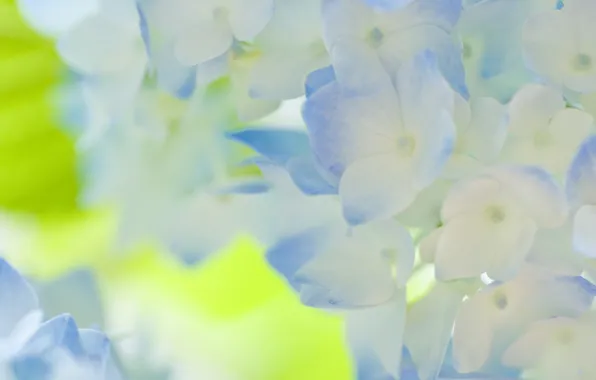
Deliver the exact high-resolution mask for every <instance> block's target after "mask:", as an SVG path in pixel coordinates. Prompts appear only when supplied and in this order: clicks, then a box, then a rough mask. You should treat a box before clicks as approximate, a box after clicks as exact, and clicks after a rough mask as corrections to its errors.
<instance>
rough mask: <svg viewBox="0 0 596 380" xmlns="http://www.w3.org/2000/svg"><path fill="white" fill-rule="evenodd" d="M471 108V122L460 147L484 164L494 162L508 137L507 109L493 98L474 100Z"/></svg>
mask: <svg viewBox="0 0 596 380" xmlns="http://www.w3.org/2000/svg"><path fill="white" fill-rule="evenodd" d="M470 108H471V120H470V123H469V124H468V127H467V128H466V129H465V131H462V132H463V133H462V136H461V138H462V140H463V141H459V142H458V147H462V148H461V151H463V152H466V153H469V154H470V155H472V156H473V157H475V158H477V159H478V160H480V161H482V162H492V161H494V160H496V159H497V157H498V155H499V153H500V152H501V148H502V147H503V144H504V143H505V138H506V137H507V123H506V121H507V115H506V108H505V106H503V105H502V104H501V103H499V102H498V101H497V100H495V99H493V98H474V99H472V100H471V102H470Z"/></svg>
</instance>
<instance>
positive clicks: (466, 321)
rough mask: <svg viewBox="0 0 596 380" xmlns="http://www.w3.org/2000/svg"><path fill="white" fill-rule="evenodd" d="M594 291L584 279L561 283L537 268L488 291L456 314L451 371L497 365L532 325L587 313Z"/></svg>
mask: <svg viewBox="0 0 596 380" xmlns="http://www.w3.org/2000/svg"><path fill="white" fill-rule="evenodd" d="M594 289H595V288H594V285H592V284H591V283H589V282H588V281H587V280H586V279H584V278H581V277H561V276H558V275H556V274H553V273H551V272H548V271H545V270H543V269H540V268H537V267H525V268H524V269H523V270H522V271H520V272H519V275H518V276H517V277H515V278H514V279H512V280H511V281H508V282H505V283H493V284H491V285H489V286H488V287H487V288H485V289H483V290H481V291H480V292H478V293H476V294H475V295H473V296H471V297H470V298H469V299H467V300H465V301H464V303H463V304H462V306H461V309H460V310H459V313H458V316H457V318H456V321H455V329H454V333H453V355H454V363H455V367H456V368H457V369H458V370H459V371H460V372H464V373H466V372H473V371H478V370H480V369H482V368H483V367H485V366H487V367H491V366H495V365H497V366H498V365H500V361H501V356H502V354H503V352H504V351H505V350H506V349H507V347H509V345H511V344H512V343H513V342H514V341H515V340H516V339H517V337H519V336H520V334H522V333H523V332H524V331H525V330H526V329H527V328H528V327H530V325H531V324H532V323H533V322H536V321H539V320H542V319H547V318H551V317H556V316H564V317H578V316H580V315H581V314H582V313H584V312H585V311H587V310H588V309H589V308H590V306H591V304H592V301H593V298H594V295H595V293H594ZM505 364H508V363H505Z"/></svg>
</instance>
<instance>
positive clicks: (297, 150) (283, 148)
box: [227, 128, 310, 165]
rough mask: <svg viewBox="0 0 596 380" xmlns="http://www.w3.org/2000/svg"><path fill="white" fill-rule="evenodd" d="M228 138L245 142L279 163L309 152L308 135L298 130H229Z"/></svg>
mask: <svg viewBox="0 0 596 380" xmlns="http://www.w3.org/2000/svg"><path fill="white" fill-rule="evenodd" d="M227 136H228V138H230V139H232V140H235V141H238V142H240V143H242V144H245V145H247V146H249V147H251V148H252V149H253V150H255V151H256V152H257V153H259V154H261V155H263V156H265V157H267V158H268V159H270V160H272V161H273V162H275V163H277V164H279V165H285V164H286V163H287V162H288V160H289V159H290V158H292V157H299V156H303V155H306V154H308V153H309V152H310V144H309V140H308V135H307V134H306V133H305V132H303V131H299V130H289V129H279V128H250V129H243V130H239V131H234V132H230V133H228V134H227Z"/></svg>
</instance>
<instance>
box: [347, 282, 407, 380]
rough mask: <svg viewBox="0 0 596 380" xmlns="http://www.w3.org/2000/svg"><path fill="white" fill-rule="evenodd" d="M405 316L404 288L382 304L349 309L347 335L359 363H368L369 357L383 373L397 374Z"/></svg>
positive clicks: (395, 376) (397, 375)
mask: <svg viewBox="0 0 596 380" xmlns="http://www.w3.org/2000/svg"><path fill="white" fill-rule="evenodd" d="M405 319H406V302H405V293H404V292H403V291H399V292H398V293H397V294H396V295H395V296H394V298H392V300H391V301H389V302H387V303H385V304H383V305H380V306H377V307H374V308H368V309H363V310H356V311H350V312H349V313H348V314H347V315H346V330H347V331H346V335H347V339H348V342H349V344H350V347H351V349H352V351H353V353H354V356H355V359H356V361H357V362H358V364H359V365H361V364H365V365H366V364H369V363H366V362H367V361H370V360H371V359H372V360H374V361H375V362H376V363H375V364H377V365H379V366H380V367H381V368H380V369H381V370H382V371H383V372H385V374H389V375H391V376H393V377H394V378H399V367H400V363H401V356H402V342H403V331H404V325H405ZM371 356H372V357H371Z"/></svg>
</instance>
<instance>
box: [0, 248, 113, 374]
mask: <svg viewBox="0 0 596 380" xmlns="http://www.w3.org/2000/svg"><path fill="white" fill-rule="evenodd" d="M0 310H2V313H1V316H0V378H1V379H3V380H33V379H35V380H75V379H90V380H118V379H121V378H122V377H121V375H120V372H119V370H118V368H117V366H116V364H115V361H114V359H113V358H112V356H111V353H110V342H109V340H108V338H107V337H106V336H105V335H104V334H103V333H102V332H100V331H98V330H95V329H81V328H78V327H77V325H76V323H75V321H74V319H73V318H72V317H71V316H70V315H68V314H62V315H58V316H56V317H54V318H52V319H50V320H47V321H44V320H43V311H42V310H41V307H40V303H39V300H38V298H37V295H36V293H35V291H34V290H33V288H32V287H31V286H30V285H29V283H28V282H27V281H26V280H25V279H24V278H23V277H21V275H20V274H19V273H18V272H17V271H16V270H15V269H14V268H12V267H11V266H10V265H9V264H8V263H7V262H6V261H5V260H3V259H0Z"/></svg>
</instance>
